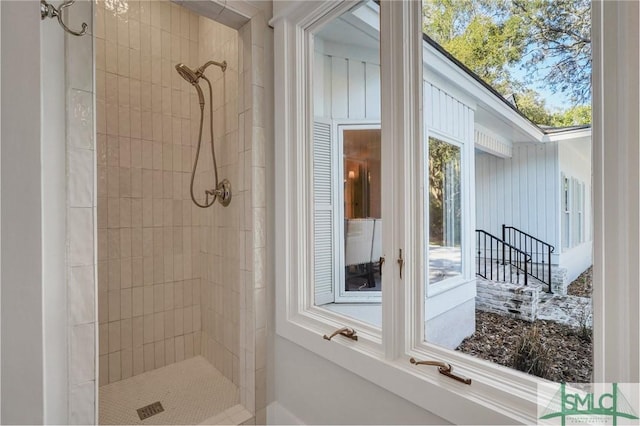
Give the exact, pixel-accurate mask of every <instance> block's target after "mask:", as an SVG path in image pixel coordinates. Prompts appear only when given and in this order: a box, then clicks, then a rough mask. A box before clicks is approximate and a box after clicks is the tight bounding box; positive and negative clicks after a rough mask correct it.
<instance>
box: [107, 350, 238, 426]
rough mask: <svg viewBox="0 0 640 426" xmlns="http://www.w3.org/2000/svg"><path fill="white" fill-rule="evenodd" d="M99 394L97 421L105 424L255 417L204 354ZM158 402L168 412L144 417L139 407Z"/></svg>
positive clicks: (209, 420) (195, 421)
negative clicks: (241, 404)
mask: <svg viewBox="0 0 640 426" xmlns="http://www.w3.org/2000/svg"><path fill="white" fill-rule="evenodd" d="M99 393H100V413H99V422H100V424H105V425H106V424H120V425H123V424H132V425H142V424H162V425H168V424H176V425H182V424H200V423H202V422H207V423H209V424H211V423H212V422H211V420H213V419H216V420H217V418H220V419H221V420H222V419H224V420H231V419H233V420H236V421H238V419H239V417H241V416H240V414H242V415H243V416H245V417H247V418H246V419H244V420H241V421H240V422H242V421H245V420H248V419H249V418H250V417H251V415H250V414H249V412H247V411H246V410H244V408H243V407H242V406H240V405H238V403H239V400H240V398H239V391H238V387H237V386H236V385H234V384H233V382H231V381H230V380H229V379H227V378H226V377H224V376H223V375H222V373H220V372H219V371H218V370H216V369H215V368H214V367H213V366H212V365H211V364H209V362H207V361H206V360H205V359H204V358H203V357H201V356H198V357H195V358H190V359H187V360H185V361H182V362H179V363H176V364H171V365H169V366H167V367H162V368H159V369H157V370H153V371H149V372H146V373H143V374H140V375H137V376H134V377H131V378H128V379H125V380H121V381H119V382H115V383H111V384H109V385H105V386H102V387H100V389H99ZM156 401H160V403H161V404H162V407H163V408H164V411H163V412H161V413H159V414H156V415H154V416H151V417H149V418H147V419H145V420H140V417H138V412H137V410H138V408H141V407H144V406H146V405H149V404H152V403H154V402H156ZM243 411H244V413H243ZM231 414H232V415H231ZM240 422H239V423H240ZM236 424H238V423H236Z"/></svg>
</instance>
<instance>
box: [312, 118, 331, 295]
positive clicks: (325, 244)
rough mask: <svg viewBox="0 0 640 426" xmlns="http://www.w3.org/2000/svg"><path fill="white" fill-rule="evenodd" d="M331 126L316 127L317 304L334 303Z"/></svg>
mask: <svg viewBox="0 0 640 426" xmlns="http://www.w3.org/2000/svg"><path fill="white" fill-rule="evenodd" d="M333 157H334V156H333V143H332V140H331V124H328V123H322V122H315V123H314V126H313V201H314V214H313V219H314V259H313V260H314V281H315V304H316V305H324V304H326V303H332V302H333V301H334V279H335V269H336V265H335V253H336V250H335V234H334V233H335V232H336V231H335V226H334V221H335V219H334V214H335V212H334V201H335V200H334V198H335V195H334V191H333V189H334V184H333V181H334V173H335V170H334V169H333Z"/></svg>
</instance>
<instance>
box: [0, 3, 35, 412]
mask: <svg viewBox="0 0 640 426" xmlns="http://www.w3.org/2000/svg"><path fill="white" fill-rule="evenodd" d="M0 7H1V8H2V44H3V45H2V49H1V52H2V60H1V63H2V154H3V155H2V165H1V173H2V180H1V182H2V188H1V191H0V192H1V194H2V212H1V227H2V310H1V312H2V321H1V323H2V333H1V336H2V368H1V370H2V381H1V386H2V419H1V420H2V423H3V424H12V423H32V424H39V423H43V421H44V377H43V373H44V371H43V369H44V359H43V330H42V321H43V313H42V302H43V291H42V283H43V271H42V251H41V250H42V232H41V231H42V225H41V223H42V222H41V221H42V217H41V206H42V200H41V190H42V181H41V178H42V176H41V168H40V165H41V161H42V158H41V147H40V137H41V129H40V125H39V123H40V118H41V95H40V92H41V87H40V70H41V68H40V26H41V23H40V18H39V17H38V16H39V13H40V11H39V4H38V3H37V2H22V1H15V2H8V1H7V2H5V1H3V2H2V3H0Z"/></svg>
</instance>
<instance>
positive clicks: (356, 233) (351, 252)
mask: <svg viewBox="0 0 640 426" xmlns="http://www.w3.org/2000/svg"><path fill="white" fill-rule="evenodd" d="M342 135H343V139H342V140H343V144H342V147H343V182H344V224H345V238H344V253H345V280H344V284H343V285H344V287H343V290H344V292H361V291H376V292H379V291H380V290H381V281H380V267H379V259H380V254H381V250H382V238H381V237H382V220H381V215H380V210H381V205H380V195H381V191H380V183H381V182H380V129H363V130H344V131H343V132H342Z"/></svg>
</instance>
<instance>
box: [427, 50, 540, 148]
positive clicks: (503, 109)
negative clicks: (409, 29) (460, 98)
mask: <svg viewBox="0 0 640 426" xmlns="http://www.w3.org/2000/svg"><path fill="white" fill-rule="evenodd" d="M423 62H424V68H425V70H428V71H429V73H430V74H433V75H436V76H439V78H440V79H444V81H447V82H448V83H449V86H450V87H451V86H454V87H457V88H458V91H460V92H462V93H465V94H466V97H467V98H472V99H473V102H472V103H471V105H470V106H472V105H473V104H476V105H482V107H483V109H485V110H487V111H489V112H490V113H491V114H494V115H495V116H496V119H499V120H500V121H502V122H504V123H506V124H508V125H509V126H511V127H514V130H515V131H517V132H518V133H523V134H524V136H526V137H525V138H523V140H528V141H537V142H542V140H543V137H544V136H545V135H544V133H543V132H542V131H541V130H540V129H539V128H538V127H537V126H535V125H534V124H533V123H531V122H529V121H528V120H527V119H525V118H524V117H522V116H521V115H520V114H518V113H517V112H515V111H514V110H513V109H512V108H511V107H509V106H508V105H506V104H505V103H504V102H503V101H502V100H500V99H498V98H497V97H496V95H495V94H493V93H491V92H490V91H489V90H488V89H487V88H486V87H484V86H483V85H482V84H480V83H479V82H478V81H476V80H475V79H474V78H473V77H471V76H470V75H469V74H467V73H466V72H465V71H464V70H462V69H461V68H460V67H458V66H457V65H456V64H454V63H453V62H451V61H450V60H449V59H448V58H446V57H445V56H444V55H442V54H441V53H440V52H438V51H436V49H435V48H433V46H431V45H429V44H428V43H427V42H424V43H423ZM443 89H444V88H443ZM447 89H448V88H447ZM514 142H515V141H514Z"/></svg>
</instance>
